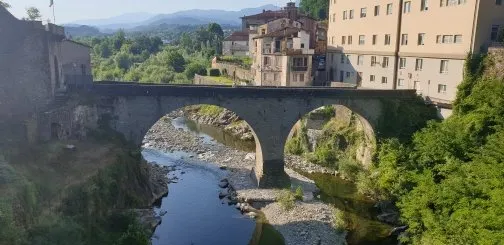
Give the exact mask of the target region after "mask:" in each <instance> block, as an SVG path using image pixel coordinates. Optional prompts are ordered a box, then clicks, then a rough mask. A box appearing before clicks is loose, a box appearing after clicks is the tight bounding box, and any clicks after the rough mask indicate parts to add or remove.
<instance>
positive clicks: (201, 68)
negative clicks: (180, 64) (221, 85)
mask: <svg viewBox="0 0 504 245" xmlns="http://www.w3.org/2000/svg"><path fill="white" fill-rule="evenodd" d="M185 74H186V76H187V79H193V78H194V75H195V74H198V75H201V76H206V75H207V69H206V66H205V65H203V64H200V63H197V62H193V63H190V64H189V65H187V67H186V69H185Z"/></svg>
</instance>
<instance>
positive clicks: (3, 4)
mask: <svg viewBox="0 0 504 245" xmlns="http://www.w3.org/2000/svg"><path fill="white" fill-rule="evenodd" d="M0 6H2V7H4V8H6V9H8V8H10V7H11V6H10V4H8V3H6V2H5V1H2V0H0Z"/></svg>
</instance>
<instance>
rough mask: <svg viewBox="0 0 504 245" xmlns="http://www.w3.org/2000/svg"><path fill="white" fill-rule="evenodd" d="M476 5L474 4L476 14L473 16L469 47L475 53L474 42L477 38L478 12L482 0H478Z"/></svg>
mask: <svg viewBox="0 0 504 245" xmlns="http://www.w3.org/2000/svg"><path fill="white" fill-rule="evenodd" d="M475 4H476V5H475V6H474V16H473V26H472V35H471V47H469V50H470V52H471V53H474V51H475V49H476V47H474V42H475V39H476V25H477V24H478V23H477V22H478V19H477V18H478V12H479V6H480V0H476V3H475Z"/></svg>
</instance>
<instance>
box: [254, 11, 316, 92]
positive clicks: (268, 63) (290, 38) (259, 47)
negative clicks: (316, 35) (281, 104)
mask: <svg viewBox="0 0 504 245" xmlns="http://www.w3.org/2000/svg"><path fill="white" fill-rule="evenodd" d="M277 22H278V23H283V24H281V25H280V26H277V24H278V23H277ZM300 27H301V24H300V23H299V22H296V21H292V20H289V19H279V20H276V21H273V22H271V23H268V24H265V25H262V26H259V27H258V33H259V34H255V35H253V36H252V40H253V42H252V45H251V46H252V47H251V49H250V52H251V56H252V69H251V70H252V72H253V73H254V74H255V79H254V83H255V85H256V86H290V87H301V86H311V85H312V84H311V83H312V81H313V78H312V58H313V55H314V54H315V50H314V49H311V48H310V36H311V33H310V32H308V31H306V30H303V29H301V28H300Z"/></svg>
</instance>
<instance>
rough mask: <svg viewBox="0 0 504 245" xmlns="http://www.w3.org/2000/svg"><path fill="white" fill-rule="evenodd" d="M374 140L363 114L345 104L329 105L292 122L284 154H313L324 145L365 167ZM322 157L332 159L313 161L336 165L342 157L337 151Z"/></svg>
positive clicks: (371, 155) (368, 160)
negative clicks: (334, 153)
mask: <svg viewBox="0 0 504 245" xmlns="http://www.w3.org/2000/svg"><path fill="white" fill-rule="evenodd" d="M376 139H377V136H376V134H375V131H374V128H373V126H372V125H371V123H370V122H369V121H368V120H367V119H366V118H365V117H363V116H362V115H360V114H359V113H357V112H355V111H353V110H351V109H350V108H348V107H346V106H343V105H339V104H329V105H325V106H322V107H318V108H316V109H314V110H312V111H310V112H308V113H306V114H304V115H302V116H301V117H300V118H299V119H298V121H296V123H295V124H294V125H293V127H292V129H291V131H290V133H289V136H288V138H287V139H286V146H285V153H286V154H293V155H301V154H305V153H308V154H312V155H311V156H312V157H315V156H317V155H316V154H314V153H316V152H318V150H320V147H321V146H322V145H324V146H327V147H330V148H331V151H333V152H338V151H339V152H340V154H344V156H345V158H346V157H351V158H352V159H353V160H355V161H357V162H359V163H360V164H362V165H364V166H369V165H370V164H371V163H372V157H373V155H374V153H375V150H376ZM327 144H329V145H327ZM319 157H320V156H319ZM325 157H326V158H335V159H334V160H333V161H330V162H328V161H327V159H324V160H325V161H324V160H321V159H318V158H316V157H315V159H314V161H321V164H330V165H329V166H330V167H334V168H338V165H339V162H340V161H339V160H342V159H341V158H340V157H341V155H339V154H337V155H329V156H325ZM323 158H324V157H323Z"/></svg>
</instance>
